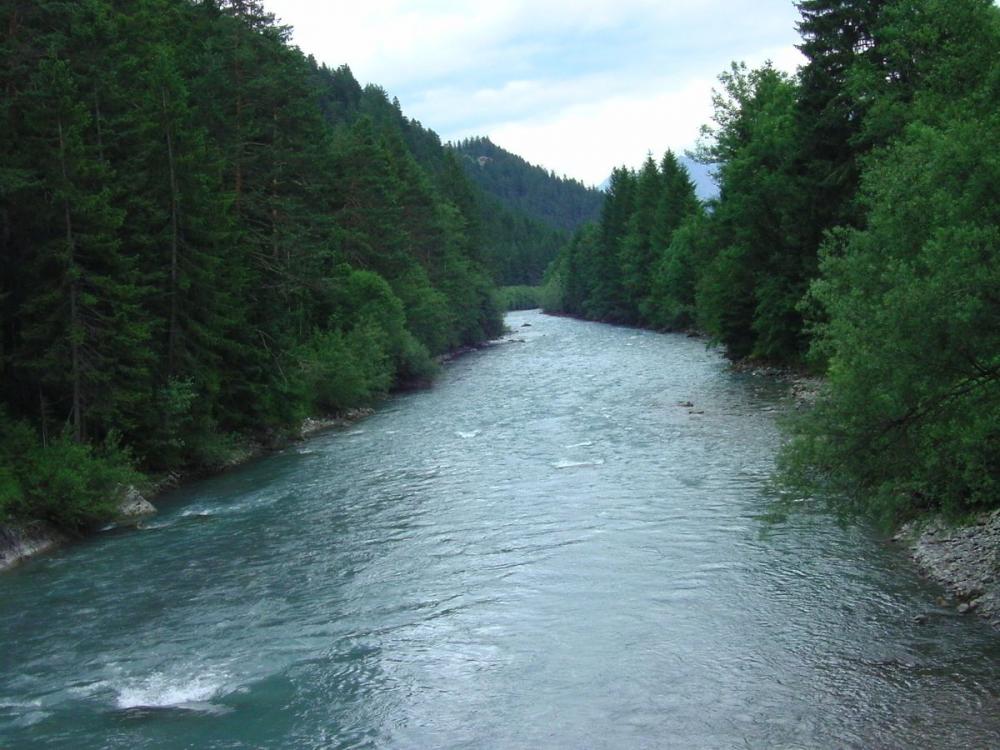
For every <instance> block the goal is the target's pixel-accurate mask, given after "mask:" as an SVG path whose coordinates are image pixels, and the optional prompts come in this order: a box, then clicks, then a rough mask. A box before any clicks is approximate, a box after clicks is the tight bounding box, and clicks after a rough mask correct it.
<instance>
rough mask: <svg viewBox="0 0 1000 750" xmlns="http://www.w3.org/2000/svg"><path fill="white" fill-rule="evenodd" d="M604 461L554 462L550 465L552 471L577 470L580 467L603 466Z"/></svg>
mask: <svg viewBox="0 0 1000 750" xmlns="http://www.w3.org/2000/svg"><path fill="white" fill-rule="evenodd" d="M603 465H604V460H603V459H598V460H596V461H556V462H555V463H554V464H552V468H553V469H578V468H580V467H582V466H603Z"/></svg>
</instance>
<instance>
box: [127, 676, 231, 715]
mask: <svg viewBox="0 0 1000 750" xmlns="http://www.w3.org/2000/svg"><path fill="white" fill-rule="evenodd" d="M225 685H226V682H225V676H224V675H219V674H214V673H211V672H207V673H205V674H200V675H196V676H194V677H186V678H185V677H182V678H177V677H173V676H168V675H165V674H163V673H161V672H157V673H155V674H153V675H151V676H149V677H147V678H145V679H142V680H137V681H134V682H131V683H128V684H126V685H124V686H122V687H120V688H118V689H117V690H116V691H115V692H116V693H117V696H116V698H115V704H116V705H117V706H118V708H121V709H128V708H185V707H187V706H192V707H198V706H205V705H210V704H209V703H208V702H209V701H210V700H211V699H212V698H216V697H218V696H219V695H221V694H223V693H224V692H226V691H225Z"/></svg>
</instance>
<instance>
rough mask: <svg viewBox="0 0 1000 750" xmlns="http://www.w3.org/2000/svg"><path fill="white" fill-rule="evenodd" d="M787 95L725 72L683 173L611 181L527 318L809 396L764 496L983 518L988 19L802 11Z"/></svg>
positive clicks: (952, 12) (901, 513) (993, 201)
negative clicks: (611, 328) (783, 376)
mask: <svg viewBox="0 0 1000 750" xmlns="http://www.w3.org/2000/svg"><path fill="white" fill-rule="evenodd" d="M797 7H798V9H799V11H800V15H801V20H800V23H799V32H800V34H801V42H800V45H799V49H800V50H801V52H802V54H803V55H804V58H805V62H804V64H803V65H802V66H801V68H800V69H799V72H798V74H797V75H794V76H791V75H787V74H785V73H782V72H780V71H778V70H776V69H775V68H774V67H773V66H772V65H770V64H765V65H764V66H762V67H760V68H757V69H750V68H748V67H747V66H745V65H743V64H737V63H734V64H733V65H732V67H731V68H730V69H729V70H727V71H726V72H724V73H723V74H722V75H721V76H720V78H719V80H720V86H719V87H718V89H717V90H716V91H715V92H714V95H713V100H712V101H713V106H714V118H713V122H712V123H711V124H709V125H706V126H705V127H704V128H703V132H702V137H701V140H700V142H699V145H698V148H697V149H696V152H695V153H694V156H695V157H696V158H697V159H698V160H699V161H701V162H703V163H708V164H711V165H712V167H713V169H714V172H715V175H716V177H717V179H718V181H719V184H720V195H719V197H718V198H717V199H715V200H712V201H709V202H707V203H702V202H699V201H698V200H697V199H696V197H695V193H694V187H693V185H692V183H691V180H690V177H689V175H688V173H687V171H686V170H685V169H684V167H683V166H682V165H681V164H680V163H679V162H678V159H677V157H676V156H675V155H674V154H672V153H669V152H668V153H667V154H666V155H665V156H664V157H663V158H662V159H661V160H659V161H658V162H657V161H654V159H653V158H652V157H650V158H649V159H648V160H647V161H646V163H645V164H644V165H643V166H642V167H641V168H639V169H638V170H631V169H627V168H624V167H622V168H619V169H617V170H615V172H614V174H613V176H612V179H611V184H610V188H609V191H608V198H607V201H606V203H605V205H604V207H603V211H602V214H601V217H600V220H599V221H598V222H596V223H594V224H591V225H588V226H585V227H584V228H582V229H581V230H579V231H578V232H577V233H576V234H575V236H574V237H573V239H572V241H571V242H570V243H568V245H567V246H566V247H565V248H564V249H563V250H562V251H561V253H560V255H559V257H558V259H557V261H556V262H555V263H554V264H553V266H552V267H551V268H550V269H549V271H548V273H547V279H546V286H545V289H544V292H543V297H544V301H545V306H546V308H547V309H549V310H550V311H558V312H562V313H568V314H572V315H577V316H581V317H585V318H589V319H593V320H602V321H608V322H613V323H621V324H628V325H639V326H646V327H651V328H655V329H659V330H673V331H685V330H691V329H695V330H698V331H702V332H704V333H706V334H708V335H709V336H710V337H711V339H712V340H713V341H715V342H718V343H719V344H721V345H722V346H724V348H725V351H726V352H727V354H728V355H729V356H730V357H731V358H733V359H738V360H743V359H749V360H755V361H759V362H765V363H770V364H776V365H781V366H790V367H796V368H806V369H809V370H811V371H813V372H815V373H819V374H823V375H825V378H826V385H825V389H824V393H823V396H822V398H821V399H820V401H819V403H818V404H817V406H816V408H815V409H813V410H811V411H810V413H809V414H807V415H804V416H802V417H800V418H798V419H796V420H794V421H793V422H792V423H791V424H790V425H789V430H790V433H791V440H790V442H789V445H788V447H787V448H786V450H785V451H784V454H783V456H782V469H783V470H782V475H783V478H784V480H785V484H786V488H787V492H788V493H789V496H790V497H792V498H796V497H802V496H815V495H817V494H819V495H822V496H824V497H829V498H832V499H834V502H835V504H836V505H837V507H839V508H845V509H852V510H862V511H866V512H870V513H872V514H874V515H876V516H877V517H879V518H881V519H883V520H885V521H886V522H894V521H899V520H902V519H905V518H908V517H910V516H912V515H914V514H917V513H920V512H922V511H926V510H929V509H936V510H943V511H945V512H948V513H951V514H956V515H960V514H965V513H969V512H971V511H975V510H978V509H983V508H990V507H995V506H997V505H1000V297H998V293H997V290H998V289H1000V254H998V240H1000V208H998V206H1000V201H998V200H997V195H998V193H997V186H998V185H1000V159H998V157H997V154H998V153H1000V109H998V107H997V102H998V101H1000V9H998V8H997V6H996V5H994V4H993V3H992V2H989V0H880V1H878V2H872V1H870V0H864V1H862V0H848V1H846V2H840V1H838V2H833V1H832V0H802V2H799V3H797Z"/></svg>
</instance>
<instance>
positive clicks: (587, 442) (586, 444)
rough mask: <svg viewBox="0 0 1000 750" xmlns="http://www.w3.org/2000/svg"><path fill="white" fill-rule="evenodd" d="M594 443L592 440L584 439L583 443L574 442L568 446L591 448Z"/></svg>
mask: <svg viewBox="0 0 1000 750" xmlns="http://www.w3.org/2000/svg"><path fill="white" fill-rule="evenodd" d="M593 444H594V441H592V440H584V441H583V442H582V443H573V445H567V446H566V448H568V449H569V448H590V447H591V446H592V445H593Z"/></svg>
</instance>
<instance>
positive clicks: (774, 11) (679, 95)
mask: <svg viewBox="0 0 1000 750" xmlns="http://www.w3.org/2000/svg"><path fill="white" fill-rule="evenodd" d="M265 5H266V7H267V8H268V10H270V11H271V12H272V13H274V14H275V15H276V16H277V17H278V19H279V20H280V21H281V22H282V23H284V24H287V25H290V26H292V27H294V32H293V36H292V42H293V43H294V44H295V45H297V46H298V47H299V48H301V49H302V51H303V52H305V53H307V54H311V55H313V56H315V57H316V59H317V60H319V61H320V62H323V63H326V64H327V65H329V66H331V67H336V66H339V65H341V64H344V63H346V64H347V65H349V66H350V68H351V70H352V71H353V72H354V75H355V77H356V78H357V79H358V80H359V81H360V82H361V83H362V85H363V84H366V83H375V84H378V85H380V86H382V87H383V88H384V89H385V90H386V91H387V92H388V94H389V96H390V97H392V96H395V97H397V98H398V99H399V101H400V104H401V106H402V108H403V112H404V113H405V114H406V115H407V116H409V117H411V118H414V119H416V120H419V121H420V122H421V123H423V125H425V126H426V127H429V128H431V129H432V130H434V131H436V132H437V133H438V135H440V136H441V138H442V140H445V141H448V140H458V139H461V138H465V137H468V136H474V135H485V136H488V137H489V138H490V139H491V140H492V141H493V142H494V143H496V144H497V145H499V146H502V147H503V148H506V149H507V150H509V151H512V152H514V153H516V154H519V155H520V156H522V157H524V158H525V159H527V160H528V161H530V162H532V163H535V164H541V165H542V166H544V167H546V168H547V169H551V170H553V171H555V172H556V173H557V174H564V175H567V176H569V177H574V178H576V179H578V180H581V181H582V182H584V183H586V184H589V185H598V184H600V183H601V182H603V181H604V180H605V179H606V178H607V176H608V175H609V174H610V172H611V169H612V168H613V167H615V166H618V165H622V164H624V165H627V166H630V167H637V166H639V165H640V164H641V162H642V161H643V159H645V157H646V155H647V154H648V153H650V152H652V153H653V155H654V156H655V157H657V158H658V157H659V156H661V155H662V154H663V152H664V151H666V149H668V148H670V149H673V150H674V151H675V152H677V153H681V152H683V151H684V150H685V149H687V148H690V147H691V146H693V145H694V143H695V142H696V140H697V138H698V131H699V127H700V126H701V125H702V124H705V123H708V122H709V121H710V119H711V115H712V105H711V96H712V88H713V86H716V85H717V80H716V79H717V77H718V74H719V73H721V72H722V71H723V70H725V69H727V68H728V66H729V63H730V62H731V61H733V60H742V61H745V62H746V63H747V64H748V65H751V66H756V65H760V64H762V63H763V62H764V61H765V60H768V59H770V60H772V61H773V62H774V64H775V66H776V67H778V68H780V69H782V70H786V71H788V72H794V70H795V69H796V66H797V65H799V64H800V63H801V62H802V58H801V55H800V54H799V52H798V51H797V50H796V49H795V46H794V45H795V44H796V42H797V41H798V35H797V33H796V31H795V23H796V21H797V20H798V13H797V11H796V10H795V7H794V5H793V3H792V0H687V1H683V2H682V1H679V0H534V1H533V2H532V1H528V0H525V1H523V2H522V1H521V0H490V1H489V2H451V1H447V2H446V1H445V0H423V1H422V2H417V1H416V0H367V1H366V2H350V3H348V2H328V1H326V0H265Z"/></svg>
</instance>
